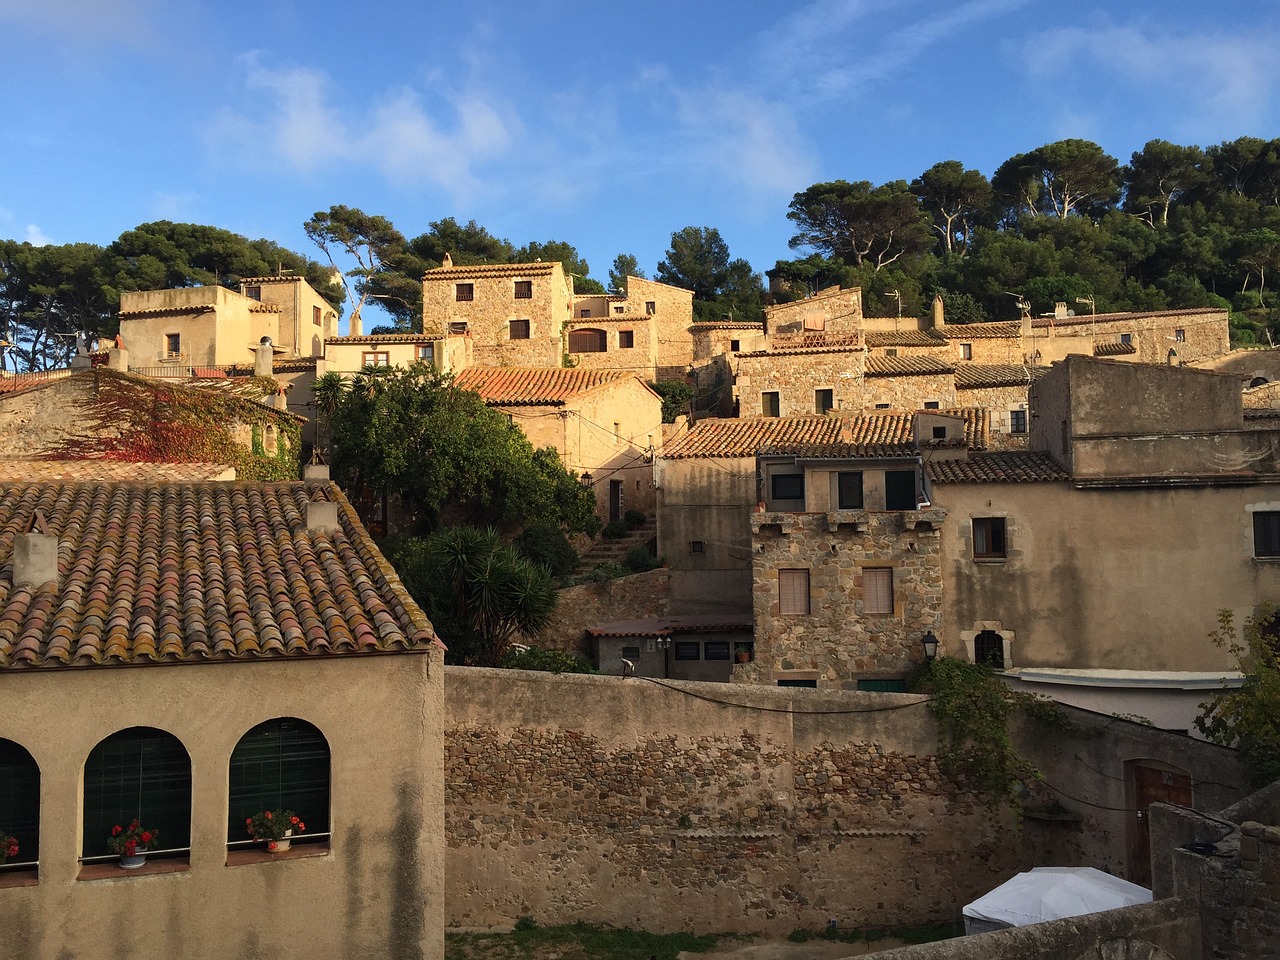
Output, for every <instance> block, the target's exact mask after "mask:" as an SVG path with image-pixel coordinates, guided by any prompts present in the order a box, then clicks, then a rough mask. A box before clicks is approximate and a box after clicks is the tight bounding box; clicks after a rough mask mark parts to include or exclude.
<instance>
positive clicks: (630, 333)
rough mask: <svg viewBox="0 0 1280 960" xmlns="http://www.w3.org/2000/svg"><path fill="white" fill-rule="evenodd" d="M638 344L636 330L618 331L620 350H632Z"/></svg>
mask: <svg viewBox="0 0 1280 960" xmlns="http://www.w3.org/2000/svg"><path fill="white" fill-rule="evenodd" d="M635 345H636V332H635V331H634V330H619V331H618V348H619V349H620V350H630V349H631V348H632V347H634V346H635Z"/></svg>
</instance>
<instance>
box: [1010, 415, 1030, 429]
mask: <svg viewBox="0 0 1280 960" xmlns="http://www.w3.org/2000/svg"><path fill="white" fill-rule="evenodd" d="M1009 432H1010V433H1026V432H1027V411H1025V410H1010V411H1009Z"/></svg>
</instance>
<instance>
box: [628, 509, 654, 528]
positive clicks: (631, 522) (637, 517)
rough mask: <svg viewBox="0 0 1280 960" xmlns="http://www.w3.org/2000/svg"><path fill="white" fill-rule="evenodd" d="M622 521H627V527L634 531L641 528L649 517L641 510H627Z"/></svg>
mask: <svg viewBox="0 0 1280 960" xmlns="http://www.w3.org/2000/svg"><path fill="white" fill-rule="evenodd" d="M622 519H623V520H625V521H627V526H628V527H630V528H631V529H632V530H634V529H636V528H637V527H643V526H644V522H645V521H646V520H648V519H649V517H648V516H647V515H646V514H645V512H644V511H643V510H628V511H627V512H626V513H624V514H623V515H622Z"/></svg>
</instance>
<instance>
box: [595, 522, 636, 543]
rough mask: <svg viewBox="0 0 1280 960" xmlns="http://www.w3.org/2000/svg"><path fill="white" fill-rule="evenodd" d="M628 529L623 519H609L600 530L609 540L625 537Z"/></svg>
mask: <svg viewBox="0 0 1280 960" xmlns="http://www.w3.org/2000/svg"><path fill="white" fill-rule="evenodd" d="M630 529H631V528H630V527H628V526H627V521H625V520H610V521H609V522H608V523H606V524H605V525H604V530H603V531H601V532H602V533H603V534H604V535H605V536H606V537H608V538H609V539H610V540H617V539H618V538H619V537H625V536H626V535H627V533H628V532H629V531H630Z"/></svg>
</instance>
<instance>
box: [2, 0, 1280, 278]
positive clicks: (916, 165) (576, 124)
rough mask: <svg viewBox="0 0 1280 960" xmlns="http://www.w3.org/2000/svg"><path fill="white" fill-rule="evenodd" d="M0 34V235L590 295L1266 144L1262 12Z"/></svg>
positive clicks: (332, 24)
mask: <svg viewBox="0 0 1280 960" xmlns="http://www.w3.org/2000/svg"><path fill="white" fill-rule="evenodd" d="M1217 11H1225V12H1217ZM0 37H2V38H3V45H2V46H0V50H2V51H3V55H2V56H0V75H3V76H4V80H5V88H6V89H7V90H8V91H9V95H8V96H7V97H5V100H4V107H3V121H2V122H0V236H4V237H10V238H16V239H30V240H32V242H42V241H46V242H54V243H68V242H73V241H90V242H94V243H103V244H105V243H108V242H110V241H111V240H113V239H114V238H115V237H116V236H118V235H119V234H120V233H121V232H122V231H124V230H127V229H130V228H131V227H134V226H136V225H137V224H139V223H145V222H147V221H151V220H159V219H170V220H183V221H193V222H199V223H208V224H213V225H216V226H220V227H225V228H227V229H230V230H234V231H236V232H237V233H242V234H245V235H247V236H250V237H267V238H269V239H272V240H275V241H277V242H278V243H281V244H283V245H285V246H288V247H291V248H293V249H296V250H299V251H300V252H306V253H307V254H309V255H312V256H317V257H318V256H319V252H318V251H316V250H314V249H313V248H310V246H309V242H308V241H307V239H306V237H305V235H304V234H303V232H302V223H303V221H305V220H306V219H307V218H308V217H309V216H310V215H311V214H312V213H314V212H315V211H316V210H320V209H326V208H328V207H329V206H330V205H332V204H336V203H343V204H347V205H349V206H356V207H360V208H362V209H364V210H366V211H367V212H370V213H380V214H383V215H384V216H387V217H389V218H390V219H391V220H392V221H393V222H394V223H395V224H396V226H397V227H399V228H400V230H401V231H402V232H404V233H405V234H406V235H407V236H415V235H417V234H419V233H421V232H423V231H425V230H426V229H427V227H428V224H429V223H430V221H432V220H437V219H440V218H442V217H446V216H454V217H457V218H458V219H459V220H462V221H465V220H468V219H471V218H474V219H476V220H477V221H479V222H480V223H481V224H483V225H484V226H486V227H487V228H488V229H489V230H490V231H491V232H493V233H496V234H498V235H499V236H505V237H507V238H509V239H510V240H512V241H513V242H515V243H517V244H520V243H525V242H527V241H530V240H540V241H546V240H552V239H556V240H567V241H569V242H570V243H573V244H574V245H575V246H577V248H578V249H579V251H580V252H581V253H582V254H583V255H584V256H585V257H586V258H587V260H588V261H589V262H590V264H591V268H592V274H593V275H594V276H596V277H597V278H599V279H605V278H606V277H607V274H608V268H609V265H610V263H611V261H612V259H613V257H614V256H615V255H616V254H618V253H622V252H627V253H633V254H635V255H636V256H637V257H638V258H639V260H640V264H641V266H642V267H644V268H645V269H646V270H647V271H648V272H650V273H652V270H653V268H654V266H655V265H656V263H657V261H658V260H659V259H661V257H662V254H663V252H664V250H665V249H666V247H667V244H668V241H669V239H670V236H671V233H672V231H673V230H677V229H679V228H681V227H684V226H687V225H695V226H714V227H717V228H718V229H719V230H720V231H721V233H722V234H723V235H724V237H725V239H726V240H727V241H728V244H729V248H730V251H731V252H732V254H733V255H734V256H742V257H746V258H747V259H748V260H750V261H751V263H752V265H753V266H754V267H755V268H756V269H757V270H764V269H767V268H768V267H771V266H772V265H773V263H774V262H775V261H776V260H777V259H779V258H787V257H790V256H792V255H793V253H792V252H791V251H790V250H789V249H788V247H787V239H788V238H789V237H790V235H791V230H790V229H789V227H790V224H789V223H788V221H787V220H786V210H787V204H788V202H789V201H790V199H791V197H792V195H793V194H794V193H796V192H797V191H799V190H803V189H804V188H805V187H807V186H809V185H810V184H812V183H815V182H818V181H821V180H832V179H847V180H871V181H873V182H876V183H880V182H883V181H885V180H891V179H898V178H902V179H906V180H910V179H912V178H913V177H915V176H917V175H918V174H919V173H921V172H922V171H923V170H925V169H926V168H927V167H929V166H930V165H932V164H933V163H935V162H937V161H940V160H947V159H957V160H960V161H962V162H963V163H964V164H965V165H966V166H970V167H976V168H978V169H980V170H982V171H983V172H984V173H986V174H988V175H990V174H991V172H992V171H993V170H994V169H995V168H996V167H997V166H998V165H999V164H1000V163H1002V162H1003V161H1004V160H1005V159H1007V158H1008V157H1010V156H1012V155H1013V154H1015V153H1020V152H1024V151H1026V150H1029V149H1032V148H1034V147H1037V146H1039V145H1041V144H1043V143H1047V142H1050V141H1053V140H1058V139H1062V138H1064V137H1085V138H1088V139H1092V140H1095V141H1097V142H1098V143H1099V144H1101V145H1102V146H1103V148H1104V149H1106V150H1107V152H1109V153H1110V154H1112V155H1113V156H1115V157H1117V158H1118V159H1119V160H1121V161H1122V162H1123V161H1125V160H1127V159H1128V158H1129V156H1130V154H1131V153H1132V152H1133V151H1134V150H1137V149H1139V148H1141V146H1142V145H1143V144H1144V143H1145V142H1146V141H1147V140H1150V139H1152V138H1157V137H1159V138H1163V139H1167V140H1172V141H1174V142H1177V143H1197V144H1200V145H1202V146H1205V145H1209V144H1212V143H1218V142H1220V141H1222V140H1227V139H1233V138H1235V137H1238V136H1242V135H1251V136H1260V137H1267V138H1270V137H1273V136H1276V135H1280V123H1278V122H1277V121H1278V120H1280V58H1278V57H1277V55H1276V52H1277V51H1278V50H1280V4H1277V3H1276V2H1274V0H1273V2H1254V0H1233V2H1232V3H1230V4H1207V3H1204V2H1203V0H1195V2H1189V0H1147V2H1126V0H1120V2H1116V0H1110V2H1107V3H1095V2H1093V0H1080V2H1075V3H1062V2H1060V0H952V2H948V3H940V2H938V0H816V2H811V3H791V4H789V3H778V2H771V3H765V2H754V0H739V2H734V3H726V2H713V0H702V2H698V0H683V2H678V3H676V2H666V0H658V2H647V3H633V4H612V3H600V2H595V3H589V2H570V0H551V2H536V0H524V2H519V3H508V2H504V0H491V2H488V3H470V4H468V3H461V2H453V3H449V4H443V3H436V2H431V0H419V2H415V3H406V2H400V3H376V2H373V3H365V4H351V3H331V2H328V0H308V2H301V0H297V2H273V0H263V2H261V3H240V2H222V3H217V4H214V3H208V2H203V0H93V2H89V0H40V2H34V0H0Z"/></svg>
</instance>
